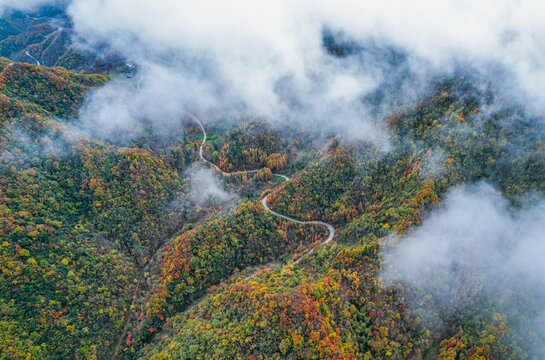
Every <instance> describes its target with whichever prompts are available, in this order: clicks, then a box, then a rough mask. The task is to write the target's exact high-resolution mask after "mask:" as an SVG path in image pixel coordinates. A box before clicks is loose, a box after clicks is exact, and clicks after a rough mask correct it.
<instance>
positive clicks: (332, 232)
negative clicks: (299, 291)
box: [186, 112, 335, 280]
mask: <svg viewBox="0 0 545 360" xmlns="http://www.w3.org/2000/svg"><path fill="white" fill-rule="evenodd" d="M186 114H187V115H188V116H189V117H190V118H191V119H192V120H193V121H195V122H196V123H197V124H199V126H200V127H201V130H202V133H203V140H202V142H201V146H200V147H199V157H200V158H201V160H202V161H203V162H204V163H206V164H209V165H210V166H211V167H213V168H214V170H216V171H217V172H219V173H220V174H222V175H223V176H232V175H236V174H237V173H247V174H252V173H256V172H258V171H260V170H261V169H255V170H242V171H235V172H225V171H223V170H222V169H220V167H219V166H217V165H216V164H214V163H212V162H211V161H209V160H208V159H206V158H205V157H204V155H203V147H204V144H205V143H206V138H207V137H206V130H205V129H204V125H203V123H202V122H201V121H200V120H199V119H197V117H196V116H195V115H193V114H191V113H189V112H186ZM273 175H274V176H278V177H281V178H283V179H284V180H285V181H289V180H290V178H289V177H287V176H286V175H282V174H276V173H273ZM268 197H269V195H267V196H265V197H264V198H263V199H262V200H261V204H262V205H263V207H264V208H265V210H266V211H268V212H270V213H271V214H273V215H275V216H278V217H279V218H282V219H284V220H288V221H291V222H293V223H297V224H303V225H322V226H325V227H326V228H327V231H328V232H329V235H328V237H327V239H325V240H324V241H323V242H321V243H320V244H319V245H318V246H322V245H325V244H327V243H329V242H331V240H333V237H334V236H335V228H334V227H333V225H331V224H328V223H325V222H323V221H316V220H313V221H302V220H297V219H294V218H292V217H289V216H286V215H282V214H279V213H277V212H276V211H274V210H271V209H270V208H269V205H268V204H267V199H268ZM313 252H314V248H312V249H310V250H309V251H307V252H306V253H305V254H303V255H302V256H301V257H299V258H298V259H297V260H295V263H296V264H297V263H299V262H300V261H301V260H303V259H304V258H306V257H307V256H309V255H311V254H312V253H313ZM267 270H270V267H269V268H268V269H267ZM255 275H256V274H253V275H250V276H248V277H247V278H245V280H248V279H251V278H253V277H254V276H255Z"/></svg>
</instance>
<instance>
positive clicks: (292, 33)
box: [70, 0, 545, 142]
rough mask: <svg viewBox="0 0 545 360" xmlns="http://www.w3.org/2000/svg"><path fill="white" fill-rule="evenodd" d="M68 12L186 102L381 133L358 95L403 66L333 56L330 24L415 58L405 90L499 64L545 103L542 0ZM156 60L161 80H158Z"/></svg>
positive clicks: (88, 7) (374, 57)
mask: <svg viewBox="0 0 545 360" xmlns="http://www.w3.org/2000/svg"><path fill="white" fill-rule="evenodd" d="M70 13H71V14H72V15H73V18H74V22H75V26H76V29H77V30H79V31H80V32H81V33H83V34H84V35H86V37H88V38H91V39H96V40H97V41H107V42H108V43H110V44H111V45H112V46H113V47H114V48H115V49H118V50H119V51H121V52H122V53H123V54H125V55H126V56H127V57H129V58H132V59H135V60H136V61H137V62H138V63H140V64H141V65H142V68H143V70H144V72H146V69H149V72H147V73H146V75H145V76H146V79H147V81H146V83H145V84H146V85H145V87H144V90H143V91H144V92H145V91H147V89H148V87H155V88H163V89H164V92H166V93H168V94H169V98H171V97H176V98H177V99H178V101H177V102H176V103H177V104H178V107H179V108H187V107H193V108H197V109H199V110H204V111H207V110H219V111H222V112H224V111H231V110H241V109H244V110H249V111H251V112H253V113H255V114H257V115H264V116H267V117H269V118H270V119H272V120H282V119H283V120H286V119H289V120H298V121H302V122H305V121H306V122H307V123H309V124H317V123H318V124H320V126H324V127H329V128H333V129H334V130H337V131H341V132H342V130H345V131H344V133H345V134H349V135H351V136H355V137H363V138H366V139H375V140H376V139H377V138H378V139H380V138H383V137H384V132H383V131H382V129H381V128H380V127H378V128H377V127H376V126H375V124H374V123H373V122H372V121H371V119H369V115H368V113H367V112H366V109H365V107H364V106H362V104H361V101H360V100H361V98H362V96H364V95H367V94H369V93H370V92H371V91H373V90H374V89H376V87H377V86H379V84H380V83H381V81H383V80H385V79H388V78H389V77H391V76H392V74H394V73H396V71H395V69H394V67H393V66H392V65H389V64H387V63H386V61H384V59H381V54H380V52H379V53H372V54H370V53H363V54H362V53H360V54H356V55H354V56H349V57H346V58H343V59H338V58H333V57H331V56H329V55H328V54H326V52H325V51H324V49H323V46H322V31H323V30H324V28H329V29H332V30H333V31H336V32H339V33H342V34H343V35H344V37H345V38H347V39H350V40H353V41H355V42H357V43H359V44H363V45H369V44H371V43H373V44H378V45H380V46H384V48H388V46H394V47H395V48H396V49H399V50H400V51H402V52H404V53H406V54H408V63H407V64H408V65H407V66H409V67H410V70H411V72H412V74H413V75H416V77H417V79H416V80H414V81H415V82H414V83H411V84H409V85H406V84H405V85H401V86H404V90H408V89H411V87H418V86H417V83H418V79H419V76H420V77H421V79H427V76H428V75H429V74H430V73H431V74H433V73H436V72H445V71H446V72H448V71H450V70H452V69H453V68H454V67H455V66H457V65H460V64H466V65H467V64H469V65H471V66H472V67H474V68H476V69H479V70H480V71H482V72H484V73H486V74H487V75H488V76H489V78H490V79H492V80H497V79H496V78H497V77H498V74H497V73H496V72H495V71H494V69H495V67H494V66H496V67H498V68H500V69H502V70H504V71H506V72H507V73H508V74H511V75H512V77H511V78H509V79H507V80H506V81H509V82H508V83H505V82H504V83H501V84H500V85H501V86H499V88H501V89H503V91H505V92H507V93H509V96H511V97H517V98H518V100H519V101H521V102H524V103H525V104H527V105H529V106H530V107H532V108H533V109H534V110H536V111H541V110H543V109H545V107H544V106H543V104H545V95H544V94H545V81H543V79H545V27H544V26H543V24H544V23H545V3H542V2H540V1H535V0H519V1H512V0H497V1H492V0H484V1H477V2H476V1H468V0H464V1H461V2H460V1H454V0H445V1H436V2H429V1H424V0H415V1H410V2H408V1H402V0H386V1H370V0H369V1H354V0H340V1H335V2H331V1H325V0H313V1H310V0H301V1H285V0H280V1H273V2H262V1H250V0H237V1H230V2H225V1H218V0H198V1H197V0H188V1H179V0H156V1H153V2H150V1H143V0H136V1H135V0H108V1H104V0H73V4H72V6H71V8H70ZM493 65H494V66H493ZM158 67H161V68H162V69H163V70H162V71H163V73H164V75H165V76H150V72H152V71H155V72H157V70H156V69H157V68H158ZM153 69H155V70H153ZM169 77H172V78H174V79H176V84H175V86H173V82H172V81H170V80H169V79H168V78H169ZM152 98H153V97H152ZM156 106H162V104H161V103H158V104H156ZM379 142H380V141H379Z"/></svg>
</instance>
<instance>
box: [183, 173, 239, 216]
mask: <svg viewBox="0 0 545 360" xmlns="http://www.w3.org/2000/svg"><path fill="white" fill-rule="evenodd" d="M185 173H186V175H188V176H189V178H190V179H191V180H190V190H189V191H190V198H191V199H192V200H193V201H194V202H195V204H196V205H197V206H200V207H202V206H218V205H222V204H225V203H227V202H233V201H236V200H238V198H239V197H238V195H237V194H235V193H232V192H229V191H227V190H225V189H224V188H223V187H222V185H221V183H220V182H219V179H218V174H217V173H216V172H215V171H213V170H210V169H207V168H202V167H200V166H195V167H192V168H190V169H188V170H187V171H186V172H185Z"/></svg>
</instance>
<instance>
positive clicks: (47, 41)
mask: <svg viewBox="0 0 545 360" xmlns="http://www.w3.org/2000/svg"><path fill="white" fill-rule="evenodd" d="M0 10H1V9H0ZM31 15H33V16H30V15H28V14H25V13H23V12H18V11H14V12H10V13H9V14H8V15H6V16H4V17H2V18H1V19H0V56H5V57H0V359H78V360H83V359H86V360H87V359H113V360H116V359H119V360H120V359H126V360H132V359H154V360H159V359H253V360H257V359H440V360H461V359H472V360H482V359H490V360H496V359H498V360H499V359H528V360H530V359H531V360H534V359H536V360H537V359H543V358H545V338H544V337H545V336H544V333H543V331H540V330H541V329H540V328H539V326H536V321H535V319H541V318H542V316H543V313H542V304H541V302H540V301H538V300H536V298H539V296H540V295H541V294H539V289H529V288H528V287H526V282H525V281H522V280H525V279H522V280H521V281H519V282H516V281H505V282H501V284H494V285H497V286H499V287H501V292H498V293H493V292H492V293H491V292H488V291H487V287H486V286H483V285H479V284H478V281H477V280H475V281H473V280H474V279H469V274H470V272H469V267H468V266H467V264H465V263H464V260H465V259H464V258H462V259H460V260H459V261H458V262H456V263H454V265H452V266H451V267H452V269H450V270H452V271H453V272H454V273H455V274H456V277H455V279H454V283H453V284H447V285H445V283H444V282H443V281H442V279H441V276H442V275H444V274H442V273H440V272H437V273H436V274H435V278H433V279H432V281H430V282H429V283H425V281H423V280H422V281H417V282H414V283H408V282H405V281H404V280H403V278H402V277H401V275H400V274H397V273H396V274H394V275H395V276H394V277H393V278H390V281H388V280H387V279H386V277H385V275H384V274H385V269H386V268H388V267H389V266H390V265H391V262H392V258H391V257H389V256H388V254H389V252H390V251H392V249H396V248H397V247H399V246H402V245H403V244H404V243H405V242H407V241H409V239H411V237H413V236H415V234H417V231H418V229H421V228H422V226H423V224H426V223H427V222H429V220H430V219H433V217H432V214H434V213H437V212H438V213H440V214H441V213H445V212H447V210H448V208H447V205H446V204H448V199H449V196H450V194H452V191H453V190H454V189H468V188H471V186H474V185H475V184H488V185H489V186H490V187H491V188H493V189H495V190H497V192H498V194H501V196H502V198H505V199H506V203H507V205H506V206H507V207H508V208H509V211H513V212H515V211H517V210H520V209H525V208H527V207H532V206H534V207H537V205H535V204H536V203H539V202H540V199H542V198H543V196H545V150H544V148H543V143H544V141H545V131H544V130H545V129H544V125H543V122H542V121H541V120H542V119H540V118H538V117H537V116H536V115H535V114H534V113H531V112H529V111H526V109H525V108H523V107H521V106H517V105H514V104H512V103H506V102H504V101H503V99H502V98H500V97H499V95H498V94H496V93H495V92H494V87H493V86H492V85H491V83H484V84H483V82H482V79H480V78H479V79H478V78H475V77H472V76H471V75H468V74H467V73H462V72H460V73H455V74H454V75H453V74H450V75H444V76H440V77H434V78H432V79H431V80H429V82H428V83H427V85H426V86H427V88H426V90H425V91H422V92H419V93H418V96H414V97H407V98H404V100H405V102H404V103H402V104H396V106H392V108H393V109H394V110H393V111H389V109H388V110H384V109H380V106H376V108H373V109H375V111H373V112H371V111H370V112H369V113H368V114H367V116H369V117H373V121H376V123H377V124H378V125H377V126H380V127H383V130H384V132H385V134H386V138H387V142H388V147H387V149H386V148H385V147H384V146H381V144H380V143H378V142H377V141H373V140H372V139H369V138H365V137H364V136H359V135H358V136H355V137H354V136H352V137H350V136H348V135H347V134H346V133H344V134H343V133H335V132H334V131H331V130H329V129H327V130H324V129H320V127H319V126H314V123H313V122H312V121H314V120H315V119H310V120H308V121H307V122H301V123H299V122H296V121H290V120H291V119H284V121H278V122H273V121H268V119H267V118H266V117H259V116H254V115H251V113H249V112H244V111H240V112H232V111H231V112H225V113H221V112H215V111H210V112H204V111H203V112H200V113H197V114H198V117H197V116H194V115H192V114H190V113H187V111H189V110H190V109H188V110H184V112H183V114H182V112H176V111H173V112H174V113H176V114H177V115H176V116H177V117H176V118H175V119H168V121H164V122H165V123H166V124H167V125H164V124H161V125H164V126H162V127H161V126H157V125H156V124H154V123H153V119H152V115H150V114H147V115H146V116H143V118H142V119H138V122H137V124H136V125H135V127H137V128H138V130H139V132H136V135H134V134H131V136H118V135H117V134H109V135H108V136H102V135H101V133H100V130H102V129H100V128H99V129H89V127H85V126H84V125H86V124H84V123H83V121H84V120H83V119H82V118H83V116H82V114H83V113H84V111H86V109H87V111H88V108H87V106H88V105H89V103H90V102H91V101H92V99H94V96H95V95H96V94H97V92H99V91H100V90H101V89H106V90H108V91H112V89H114V90H119V89H118V88H115V86H116V84H119V83H120V82H123V81H125V82H130V85H131V86H132V87H133V88H131V90H130V91H128V92H127V93H124V95H126V97H127V98H132V97H136V95H135V94H137V90H141V89H140V86H141V81H140V80H142V79H143V82H144V83H145V81H150V82H151V84H153V82H152V81H151V80H150V79H149V78H147V79H146V78H145V77H142V78H140V77H137V78H136V79H134V80H137V81H134V84H133V83H132V82H133V81H132V80H130V79H131V78H132V77H133V76H135V75H136V76H140V73H139V71H140V70H139V69H138V68H137V67H135V65H133V64H132V62H131V61H130V60H127V59H126V58H122V57H121V56H120V55H119V54H118V53H116V52H115V51H113V50H111V49H109V48H107V47H106V46H105V45H104V46H105V49H102V50H104V51H103V52H101V56H98V53H95V52H93V51H91V50H90V49H91V48H87V47H85V46H75V45H74V43H75V42H76V41H80V40H81V39H76V38H75V37H74V36H75V35H74V34H75V30H74V26H73V25H74V24H73V23H72V20H71V19H70V17H69V16H67V15H66V9H65V8H63V7H62V6H61V7H55V6H53V7H48V6H46V7H43V8H41V10H40V11H39V12H38V13H35V14H34V13H33V14H31ZM335 37H336V34H335V33H334V32H332V31H329V30H328V31H323V39H322V40H323V41H322V44H321V45H320V46H323V47H324V50H325V51H324V52H325V53H326V54H327V56H330V57H333V58H334V60H335V61H346V62H345V63H343V64H345V65H346V66H347V67H349V66H348V60H349V59H350V57H353V56H356V55H355V54H358V52H359V51H362V49H359V48H358V47H357V46H356V45H355V42H352V41H351V40H350V39H349V38H347V39H346V40H343V41H336V38H335ZM81 41H82V42H84V41H83V40H81ZM79 45H82V44H79ZM102 45H103V44H102ZM102 45H101V46H102ZM375 50H376V49H375ZM379 50H380V49H379ZM377 51H378V50H377ZM27 53H29V54H30V55H31V56H30V55H27ZM166 54H169V53H168V52H165V53H161V54H160V55H161V56H163V57H169V56H170V55H168V56H167V55H166ZM387 55H388V56H389V57H390V58H392V60H391V61H392V62H400V63H401V62H402V61H403V56H401V55H399V54H398V52H396V51H391V52H388V54H387ZM398 55H399V56H398ZM161 56H157V57H156V58H155V59H154V60H157V59H158V58H160V57H161ZM362 56H363V55H362ZM365 56H368V54H367V55H365ZM32 58H34V59H35V60H34V61H32ZM400 59H401V60H400ZM201 60H202V59H201ZM208 60H209V59H207V61H208ZM330 60H331V59H330ZM203 61H204V60H203ZM29 62H30V63H29ZM38 62H40V65H38V64H37V63H38ZM207 64H208V63H207ZM147 65H148V66H150V67H151V68H153V65H150V64H147ZM205 67H206V66H203V68H205ZM201 70H202V71H204V70H203V69H201V68H199V71H201ZM206 71H208V70H206ZM400 72H402V71H400ZM154 74H155V75H157V77H160V75H161V73H160V72H157V73H154ZM405 75H406V74H401V75H400V76H405ZM169 79H170V78H169ZM173 79H174V80H173V81H177V78H175V77H173ZM152 80H153V79H152ZM284 80H285V81H286V83H288V84H290V81H291V79H289V77H286V78H285V79H284V78H283V81H284ZM390 85H391V84H390ZM396 86H397V85H396V84H394V85H391V87H392V88H394V87H396ZM179 88H182V85H179V84H176V89H177V90H179ZM385 89H386V90H384V92H387V91H388V89H387V88H385ZM182 90H184V91H185V90H187V89H182ZM221 90H222V91H223V90H224V89H223V88H222V89H221ZM131 91H132V92H131ZM188 91H189V90H188ZM191 91H193V89H191ZM195 91H197V90H195ZM152 95H153V94H152ZM217 95H218V97H222V96H225V97H228V96H229V95H228V94H223V93H221V94H220V91H218V92H217ZM160 96H163V97H164V106H165V108H168V106H170V105H172V104H171V103H170V102H169V101H170V100H171V99H169V98H168V97H167V96H164V94H163V93H160ZM385 96H386V95H384V94H382V93H380V91H378V92H375V93H373V94H372V96H369V97H367V98H366V99H364V100H362V102H365V101H367V102H368V103H373V102H377V103H380V102H381V101H379V100H380V99H379V98H381V97H385ZM136 99H137V100H135V103H137V102H142V101H143V100H142V98H138V97H136ZM145 100H147V99H145ZM155 100H156V99H155ZM162 100H163V98H161V101H162ZM150 101H151V100H150ZM339 101H340V100H339ZM294 102H296V101H295V100H294ZM135 103H131V106H132V107H129V108H130V109H129V110H127V112H128V113H129V115H131V113H130V110H132V109H133V108H138V105H139V104H135ZM161 105H162V104H161ZM297 105H298V106H302V105H301V104H297ZM341 105H343V104H342V103H341ZM367 105H369V104H367ZM390 105H391V104H390ZM369 106H370V105H369ZM370 108H371V106H370ZM377 109H378V110H377ZM161 110H162V109H161ZM167 110H168V109H167ZM192 111H193V110H192ZM164 114H170V113H169V112H168V111H165V112H164V113H163V112H159V115H158V116H164ZM148 115H149V116H148ZM155 115H156V114H155ZM123 116H124V113H123V111H121V110H120V111H119V114H118V113H117V112H116V113H115V114H114V115H113V117H119V118H122V117H123ZM375 118H376V119H375ZM199 119H200V120H199ZM163 120H164V119H163ZM112 121H113V120H112ZM316 121H318V120H316ZM347 121H348V120H347ZM309 124H310V126H309ZM309 127H310V128H309ZM93 130H96V131H95V132H94V131H93ZM131 130H132V129H131ZM203 131H206V134H207V136H206V141H204V140H203V139H205V136H204V133H203ZM382 145H383V144H382ZM269 209H270V210H269ZM510 216H511V215H510ZM509 219H510V220H513V219H514V220H513V221H515V220H517V218H516V217H509ZM308 222H313V223H308ZM330 228H333V229H334V231H332V230H329V229H330ZM330 235H332V236H333V239H332V241H331V242H327V243H326V242H324V240H325V239H326V238H328V236H330ZM459 236H460V237H462V236H465V235H464V233H463V232H460V235H459ZM503 240H505V241H504V242H502V243H501V245H502V246H503V247H504V248H505V249H507V251H510V250H511V249H515V248H516V246H515V245H516V241H515V240H516V239H511V238H509V239H503ZM505 249H504V250H505ZM475 251H477V250H475ZM485 255H486V254H485ZM396 276H397V277H396ZM392 279H393V280H392ZM476 283H477V285H475V284H476ZM438 294H439V295H438ZM536 294H537V295H539V296H536ZM445 299H446V300H447V301H446V302H445V301H444V300H445Z"/></svg>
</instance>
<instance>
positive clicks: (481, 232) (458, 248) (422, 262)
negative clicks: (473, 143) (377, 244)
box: [382, 183, 545, 351]
mask: <svg viewBox="0 0 545 360" xmlns="http://www.w3.org/2000/svg"><path fill="white" fill-rule="evenodd" d="M544 258H545V201H543V200H539V201H538V202H537V203H534V204H533V205H531V206H527V207H525V208H523V209H516V210H515V209H511V208H510V206H509V204H508V203H507V201H506V200H505V199H504V198H503V197H502V196H501V195H500V194H499V193H498V192H497V191H496V190H495V189H493V188H492V187H491V186H490V185H488V184H485V183H480V184H477V185H472V186H468V187H460V188H457V189H454V190H452V191H450V193H449V194H448V195H447V197H446V199H445V201H444V203H443V206H442V208H441V209H440V210H436V211H435V212H434V213H432V215H431V216H430V217H429V218H428V219H427V220H425V221H424V223H423V224H422V225H421V226H420V227H418V228H417V229H415V230H414V231H413V232H412V233H410V234H409V235H408V236H407V237H406V238H404V239H401V240H400V242H399V243H398V244H397V246H395V248H394V249H393V250H392V251H391V252H389V253H386V254H385V256H384V263H385V266H384V272H383V274H382V277H383V279H384V283H385V284H386V285H388V284H390V282H391V281H394V282H398V281H400V282H402V283H403V284H405V286H408V287H409V288H413V289H417V293H418V294H420V296H418V298H415V299H409V300H410V302H411V303H412V304H413V306H414V307H415V308H419V307H420V311H422V312H421V313H422V314H424V317H425V316H433V314H434V313H435V314H441V313H442V312H443V313H446V314H447V315H448V314H450V313H451V309H452V308H457V307H461V306H464V305H467V304H471V306H474V305H473V304H474V299H475V297H477V298H481V299H490V300H489V301H492V303H494V304H495V306H497V308H501V309H503V311H505V313H507V314H508V315H509V314H516V316H514V317H511V318H510V319H509V320H510V321H511V322H512V323H514V324H515V325H516V324H518V322H519V321H522V320H523V318H526V320H528V319H533V320H534V324H533V326H535V327H536V328H539V331H540V333H541V336H542V340H543V339H545V329H544V328H543V326H542V325H541V324H542V320H543V316H544V315H545V300H543V295H544V294H545V278H544V277H543V274H544V273H545V262H544V261H543V259H544ZM513 294H515V296H514V297H513ZM428 295H432V298H431V299H432V300H433V301H429V300H430V298H428ZM518 296H520V297H519V299H522V301H521V302H516V301H515V300H514V299H513V298H517V297H518ZM426 299H427V300H426ZM536 304H537V305H536ZM488 310H490V309H488ZM428 320H429V319H428ZM521 330H524V331H528V330H529V329H528V328H526V329H521ZM539 351H543V349H539Z"/></svg>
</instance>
